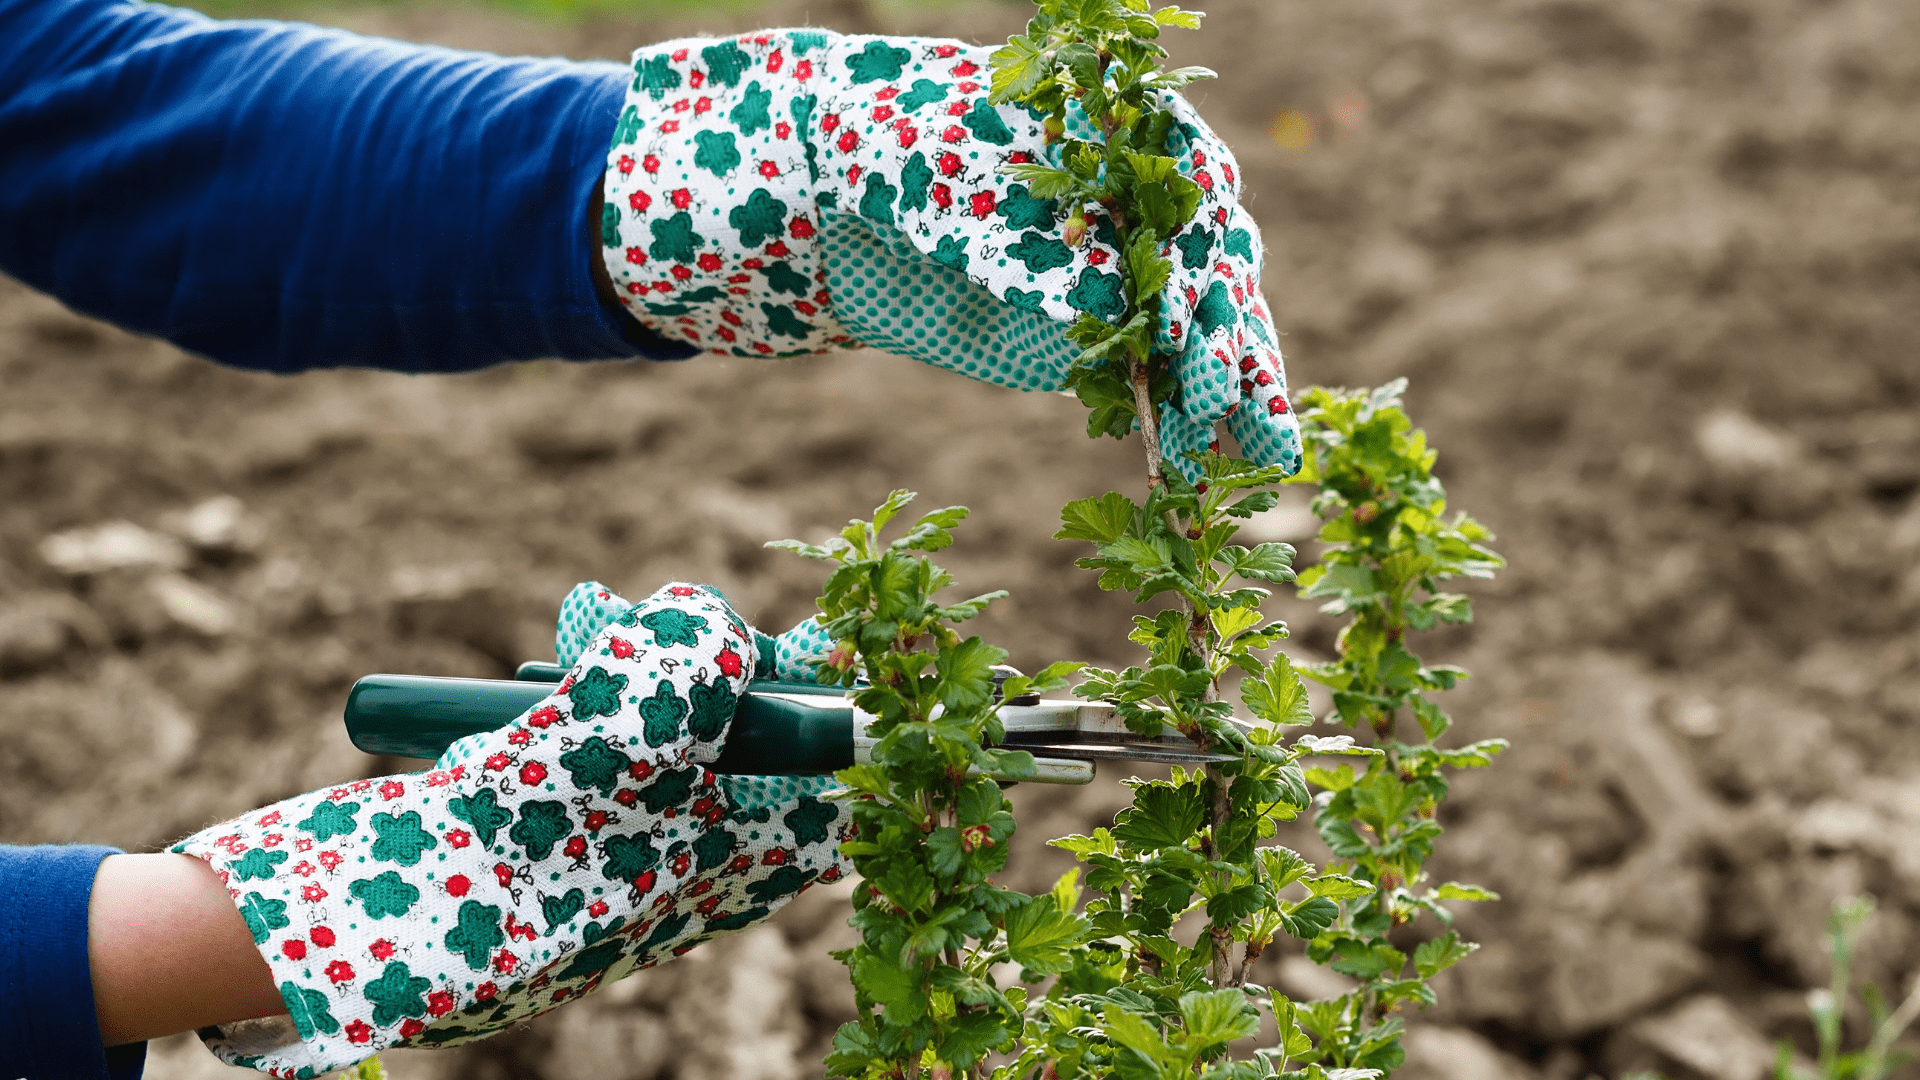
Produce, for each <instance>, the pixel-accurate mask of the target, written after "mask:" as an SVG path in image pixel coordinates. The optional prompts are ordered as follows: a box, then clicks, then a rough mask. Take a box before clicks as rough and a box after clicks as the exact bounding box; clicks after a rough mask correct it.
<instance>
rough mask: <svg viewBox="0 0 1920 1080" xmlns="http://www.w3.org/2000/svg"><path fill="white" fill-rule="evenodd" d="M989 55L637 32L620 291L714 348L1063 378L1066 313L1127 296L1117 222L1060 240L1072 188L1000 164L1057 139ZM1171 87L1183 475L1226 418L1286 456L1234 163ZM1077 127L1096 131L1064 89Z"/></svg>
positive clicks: (612, 165) (1266, 453) (1012, 382)
mask: <svg viewBox="0 0 1920 1080" xmlns="http://www.w3.org/2000/svg"><path fill="white" fill-rule="evenodd" d="M988 64H989V50H988V49H986V48H984V47H979V46H972V45H967V44H964V43H962V42H958V41H948V40H940V39H918V38H882V37H870V36H840V35H835V34H827V33H824V32H821V31H814V30H804V31H803V30H780V31H769V32H765V33H759V34H752V35H746V36H742V37H739V38H735V39H732V40H730V41H725V42H717V43H716V42H712V41H702V40H684V41H675V42H667V43H665V44H662V45H657V46H649V47H647V48H644V49H641V50H639V51H638V52H636V53H635V54H634V59H633V67H634V72H635V79H634V83H633V89H632V90H631V91H630V92H629V94H628V99H627V108H628V109H631V110H632V111H633V114H634V115H633V120H632V121H631V122H628V121H626V120H624V119H623V121H622V122H621V123H620V124H618V125H617V130H616V134H615V138H614V141H613V145H612V147H611V148H610V150H609V153H608V158H607V162H608V169H607V173H606V185H605V191H606V198H607V200H608V203H609V205H610V206H611V207H613V208H615V209H616V210H618V211H620V214H621V216H620V217H619V220H618V221H616V222H615V224H614V226H613V227H612V232H617V233H618V236H617V237H616V236H613V235H612V233H611V232H610V233H609V234H608V235H609V238H608V239H607V240H606V241H605V243H604V245H603V253H604V256H605V260H606V263H607V266H608V269H609V272H610V273H611V274H612V275H613V277H614V280H615V282H616V283H617V285H618V287H619V288H620V290H621V293H622V299H623V301H624V302H625V303H626V304H627V306H628V308H629V310H631V311H632V313H633V315H634V317H635V318H637V319H639V320H640V321H641V322H643V323H645V324H646V325H648V326H650V327H652V328H654V329H655V330H657V331H659V332H660V333H662V334H665V335H667V336H668V337H671V338H676V339H680V340H685V341H687V342H689V343H692V344H694V345H697V346H699V347H701V348H703V349H707V350H709V351H717V352H726V353H732V354H734V355H738V356H793V355H800V354H805V353H813V352H821V351H824V350H826V349H830V348H835V347H841V346H846V345H851V344H860V343H863V344H866V345H870V346H873V347H876V348H881V349H885V350H888V351H890V352H895V353H899V354H901V355H905V356H910V357H913V358H914V359H917V360H921V361H924V362H926V363H929V364H933V365H935V366H938V367H943V368H947V369H948V370H952V371H956V372H959V373H961V374H964V375H966V376H968V377H970V378H974V379H980V380H983V381H987V382H992V383H996V384H998V385H1002V386H1012V387H1017V388H1020V389H1026V390H1051V389H1055V388H1057V387H1058V386H1059V385H1060V382H1061V380H1062V379H1063V378H1064V377H1065V375H1066V372H1067V370H1068V367H1069V366H1070V364H1071V361H1072V359H1073V357H1074V356H1075V355H1076V354H1077V352H1078V350H1077V349H1076V348H1074V347H1073V346H1072V345H1071V344H1070V343H1069V342H1067V341H1066V339H1065V335H1064V329H1065V327H1066V326H1067V325H1068V324H1069V323H1071V322H1072V321H1073V320H1074V319H1076V318H1077V317H1079V316H1080V315H1081V314H1082V313H1090V314H1093V315H1096V316H1098V317H1100V318H1104V319H1108V320H1112V319H1115V318H1117V317H1118V316H1119V315H1120V314H1121V313H1122V312H1123V311H1124V309H1125V305H1124V303H1123V298H1122V296H1121V278H1120V274H1119V273H1118V259H1119V253H1118V251H1117V249H1116V248H1115V247H1114V243H1115V241H1116V239H1117V235H1116V232H1115V229H1114V227H1113V223H1112V222H1111V221H1110V220H1109V219H1108V218H1106V217H1105V216H1104V211H1101V210H1099V209H1098V208H1094V209H1093V211H1092V212H1091V213H1090V216H1089V225H1090V235H1089V237H1088V238H1087V239H1086V240H1085V241H1084V242H1082V243H1081V244H1080V245H1078V246H1077V247H1072V246H1069V245H1067V244H1066V243H1065V242H1064V239H1063V237H1064V232H1063V228H1062V222H1063V220H1064V216H1065V215H1064V210H1063V208H1062V207H1059V206H1056V205H1055V204H1054V203H1052V202H1051V201H1048V200H1041V199H1035V198H1033V197H1032V194H1031V192H1030V191H1029V189H1028V188H1027V186H1026V185H1025V184H1024V183H1021V182H1018V181H1014V180H1012V179H1011V178H1010V177H1009V176H1008V172H1007V167H1008V166H1010V165H1013V164H1018V163H1026V162H1041V161H1055V162H1056V163H1057V156H1058V148H1057V147H1054V146H1050V145H1049V144H1048V143H1047V141H1046V139H1045V136H1044V132H1043V128H1042V124H1041V118H1037V117H1035V116H1033V115H1031V114H1029V113H1028V112H1027V111H1026V110H1025V109H1023V108H1020V107H1016V106H1010V105H1006V106H995V105H992V104H990V103H988V101H987V97H986V95H987V89H986V80H987V74H988V70H987V69H988ZM669 84H671V85H669ZM1164 103H1165V104H1166V106H1167V107H1168V108H1170V109H1171V110H1172V111H1173V113H1174V115H1175V119H1176V124H1175V129H1174V135H1173V136H1172V138H1171V139H1170V143H1171V145H1170V147H1169V152H1170V153H1171V154H1173V155H1174V156H1175V157H1176V158H1177V159H1178V161H1179V168H1180V171H1181V173H1182V174H1183V175H1186V176H1188V177H1189V178H1191V179H1192V180H1193V181H1194V183H1195V184H1196V185H1198V186H1199V187H1200V189H1201V191H1202V198H1201V202H1200V206H1199V209H1198V212H1197V215H1196V217H1195V218H1194V220H1193V221H1191V222H1190V223H1189V224H1188V225H1187V226H1186V227H1185V228H1184V229H1183V230H1182V231H1181V232H1180V233H1178V234H1177V235H1175V236H1173V237H1171V238H1168V241H1167V245H1166V248H1165V251H1166V253H1167V255H1168V256H1169V257H1170V258H1171V259H1172V260H1173V263H1174V273H1173V275H1172V277H1171V278H1170V280H1169V282H1168V285H1167V287H1166V291H1165V292H1164V294H1163V296H1162V302H1161V310H1162V313H1163V316H1164V318H1163V326H1162V332H1161V333H1160V335H1159V336H1158V339H1157V340H1156V342H1155V348H1156V350H1157V351H1158V352H1159V353H1161V354H1162V355H1164V356H1166V357H1168V358H1169V359H1170V361H1171V364H1172V370H1173V373H1174V375H1175V377H1176V380H1177V382H1178V383H1179V387H1180V389H1179V392H1178V394H1177V395H1176V397H1175V398H1174V404H1173V407H1172V408H1171V409H1169V410H1167V412H1166V413H1164V414H1163V416H1162V419H1161V424H1162V427H1163V429H1165V431H1166V435H1165V437H1164V438H1163V445H1164V450H1165V454H1164V456H1166V457H1167V459H1168V460H1169V461H1170V462H1172V463H1173V464H1174V465H1175V466H1176V467H1178V468H1181V469H1182V470H1184V471H1186V472H1187V473H1188V474H1189V475H1191V474H1192V472H1193V466H1192V464H1191V462H1189V461H1187V460H1186V459H1185V458H1184V457H1182V455H1183V454H1184V453H1185V452H1187V451H1191V450H1198V449H1204V448H1207V447H1210V446H1217V438H1216V436H1215V434H1214V432H1213V430H1212V429H1213V427H1214V425H1215V424H1217V423H1218V422H1220V421H1222V420H1225V421H1226V423H1227V425H1228V429H1229V430H1230V431H1231V432H1232V433H1233V436H1234V438H1235V439H1236V440H1237V441H1238V442H1239V443H1240V448H1241V451H1242V452H1243V453H1244V454H1246V455H1247V456H1248V457H1251V458H1253V459H1255V460H1257V461H1260V462H1263V463H1266V464H1278V465H1283V466H1286V467H1288V468H1289V469H1297V468H1298V467H1299V466H1300V464H1301V462H1302V458H1301V454H1300V444H1299V433H1298V426H1297V423H1296V420H1295V418H1294V416H1293V415H1292V411H1291V406H1290V405H1289V403H1288V400H1287V391H1286V375H1285V370H1284V367H1283V365H1282V363H1281V358H1280V353H1279V347H1278V343H1279V336H1278V334H1276V333H1275V332H1274V331H1273V326H1272V321H1271V319H1270V317H1269V315H1268V313H1267V311H1266V307H1265V303H1264V301H1263V300H1262V299H1261V296H1260V285H1259V273H1260V263H1261V259H1262V256H1263V251H1262V248H1261V245H1260V242H1259V233H1258V230H1257V229H1256V228H1255V227H1254V225H1253V223H1252V221H1251V219H1250V218H1249V217H1248V216H1247V215H1246V213H1245V211H1244V209H1243V208H1242V207H1241V205H1240V175H1239V168H1238V165H1237V163H1236V162H1235V161H1234V159H1233V156H1232V154H1231V153H1230V152H1229V151H1228V150H1227V148H1226V146H1225V144H1224V143H1222V142H1221V141H1220V139H1219V138H1218V137H1217V136H1216V135H1214V133H1213V132H1212V130H1211V129H1210V128H1208V127H1207V125H1206V123H1205V121H1203V120H1202V119H1201V118H1200V116H1199V114H1198V113H1197V112H1195V111H1194V110H1193V108H1192V106H1191V105H1190V104H1188V103H1187V102H1186V101H1185V99H1183V98H1181V97H1179V96H1178V95H1177V94H1168V95H1167V96H1166V98H1165V99H1164ZM625 115H626V114H625V113H624V112H623V114H622V116H623V117H624V116H625ZM789 118H791V119H789ZM769 120H772V121H773V122H772V123H770V124H769V123H768V122H767V121H769ZM1069 130H1070V132H1071V133H1073V134H1074V135H1075V136H1076V137H1086V136H1087V135H1088V134H1090V128H1089V127H1088V126H1087V124H1086V121H1085V118H1084V117H1083V116H1080V115H1078V114H1077V113H1076V112H1072V111H1070V113H1069ZM721 146H725V147H727V148H729V149H730V152H728V153H720V152H719V151H718V150H717V149H716V148H718V147H721ZM736 156H737V158H738V160H737V161H736V160H735V157H736ZM609 220H610V221H613V220H614V219H613V218H609ZM663 237H666V238H669V239H670V241H671V242H663V240H662V238H663ZM797 283H804V284H801V285H799V286H798V287H796V286H797Z"/></svg>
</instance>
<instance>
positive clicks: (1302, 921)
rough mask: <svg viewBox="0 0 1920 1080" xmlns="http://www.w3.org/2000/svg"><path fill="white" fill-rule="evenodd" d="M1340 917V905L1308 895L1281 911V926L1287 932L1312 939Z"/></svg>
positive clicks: (1324, 898) (1307, 939)
mask: <svg viewBox="0 0 1920 1080" xmlns="http://www.w3.org/2000/svg"><path fill="white" fill-rule="evenodd" d="M1338 918H1340V905H1338V904H1336V903H1334V902H1333V901H1331V900H1328V899H1327V898H1326V897H1323V896H1309V897H1307V898H1306V899H1305V900H1302V901H1300V902H1299V903H1298V904H1295V905H1294V906H1293V907H1291V908H1289V909H1287V910H1286V911H1284V912H1282V913H1281V926H1282V927H1284V928H1285V929H1286V931H1287V933H1289V934H1291V935H1293V936H1294V937H1297V938H1299V939H1301V940H1302V941H1312V940H1313V939H1314V938H1316V937H1319V936H1320V935H1321V933H1323V932H1324V931H1325V930H1326V929H1327V927H1329V926H1332V925H1333V924H1334V921H1335V920H1336V919H1338Z"/></svg>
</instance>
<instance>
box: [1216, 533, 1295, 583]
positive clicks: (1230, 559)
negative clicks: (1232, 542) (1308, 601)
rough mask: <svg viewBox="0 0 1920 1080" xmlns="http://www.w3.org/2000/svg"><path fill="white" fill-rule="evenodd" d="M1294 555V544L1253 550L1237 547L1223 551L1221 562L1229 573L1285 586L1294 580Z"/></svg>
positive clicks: (1261, 547) (1254, 548) (1275, 544)
mask: <svg viewBox="0 0 1920 1080" xmlns="http://www.w3.org/2000/svg"><path fill="white" fill-rule="evenodd" d="M1293 555H1294V551H1293V545H1292V544H1278V543H1267V544H1260V545H1257V546H1255V547H1253V548H1251V549H1248V548H1243V547H1239V546H1237V545H1236V546H1232V547H1227V548H1224V549H1222V550H1221V552H1220V561H1221V562H1222V563H1223V564H1225V565H1226V567H1227V572H1228V573H1231V574H1238V575H1240V576H1241V577H1243V578H1257V579H1259V580H1261V581H1272V582H1275V583H1279V584H1284V583H1286V582H1289V581H1292V580H1293Z"/></svg>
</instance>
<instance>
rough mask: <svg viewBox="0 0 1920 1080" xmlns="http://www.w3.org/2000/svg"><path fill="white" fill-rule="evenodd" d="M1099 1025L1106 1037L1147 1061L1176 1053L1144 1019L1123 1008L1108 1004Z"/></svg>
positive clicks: (1168, 1056)
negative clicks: (1135, 1051)
mask: <svg viewBox="0 0 1920 1080" xmlns="http://www.w3.org/2000/svg"><path fill="white" fill-rule="evenodd" d="M1102 1020H1103V1021H1104V1022H1103V1023H1102V1024H1101V1025H1100V1026H1101V1027H1102V1028H1104V1029H1105V1030H1106V1033H1107V1037H1108V1038H1110V1039H1112V1040H1113V1041H1114V1042H1116V1043H1118V1044H1120V1045H1121V1046H1124V1047H1127V1048H1128V1049H1130V1050H1137V1051H1139V1053H1140V1054H1141V1056H1143V1057H1145V1058H1147V1059H1148V1060H1149V1061H1153V1062H1156V1063H1157V1062H1161V1061H1166V1060H1169V1059H1171V1058H1174V1057H1175V1056H1176V1055H1175V1054H1174V1053H1173V1052H1172V1051H1171V1050H1170V1049H1169V1048H1168V1046H1167V1043H1166V1040H1165V1039H1163V1038H1161V1036H1160V1032H1159V1031H1158V1029H1156V1028H1155V1027H1154V1026H1153V1025H1152V1024H1150V1023H1148V1022H1147V1021H1146V1020H1144V1019H1142V1018H1140V1017H1139V1016H1136V1015H1134V1014H1133V1013H1131V1012H1128V1011H1127V1010H1125V1009H1121V1008H1117V1007H1114V1006H1108V1007H1107V1009H1106V1010H1105V1012H1104V1014H1103V1016H1102Z"/></svg>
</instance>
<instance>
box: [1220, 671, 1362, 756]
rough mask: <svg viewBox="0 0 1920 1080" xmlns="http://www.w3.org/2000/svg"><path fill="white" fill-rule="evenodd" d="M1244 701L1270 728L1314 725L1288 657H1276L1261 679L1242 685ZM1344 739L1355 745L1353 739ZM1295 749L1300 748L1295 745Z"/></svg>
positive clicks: (1302, 688)
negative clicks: (1272, 725)
mask: <svg viewBox="0 0 1920 1080" xmlns="http://www.w3.org/2000/svg"><path fill="white" fill-rule="evenodd" d="M1240 696H1241V699H1242V700H1244V701H1245V702H1246V703H1247V709H1248V710H1249V711H1251V712H1252V713H1253V715H1255V716H1257V717H1259V718H1260V719H1262V720H1265V721H1266V722H1267V723H1269V724H1281V725H1285V726H1298V725H1302V724H1311V723H1313V706H1312V705H1311V704H1310V703H1309V702H1308V699H1307V687H1306V684H1305V683H1304V682H1302V681H1301V679H1300V674H1299V672H1297V671H1295V670H1294V667H1293V661H1292V660H1291V659H1290V658H1289V657H1288V656H1287V655H1286V654H1285V653H1281V654H1279V655H1277V656H1275V657H1274V658H1273V660H1272V662H1270V663H1269V664H1267V670H1266V671H1264V672H1262V673H1261V675H1260V677H1259V678H1257V679H1256V678H1247V679H1243V680H1241V682H1240ZM1341 738H1345V739H1348V741H1352V738H1351V736H1341ZM1294 745H1295V746H1299V745H1300V744H1299V743H1298V742H1296V743H1295V744H1294Z"/></svg>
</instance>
